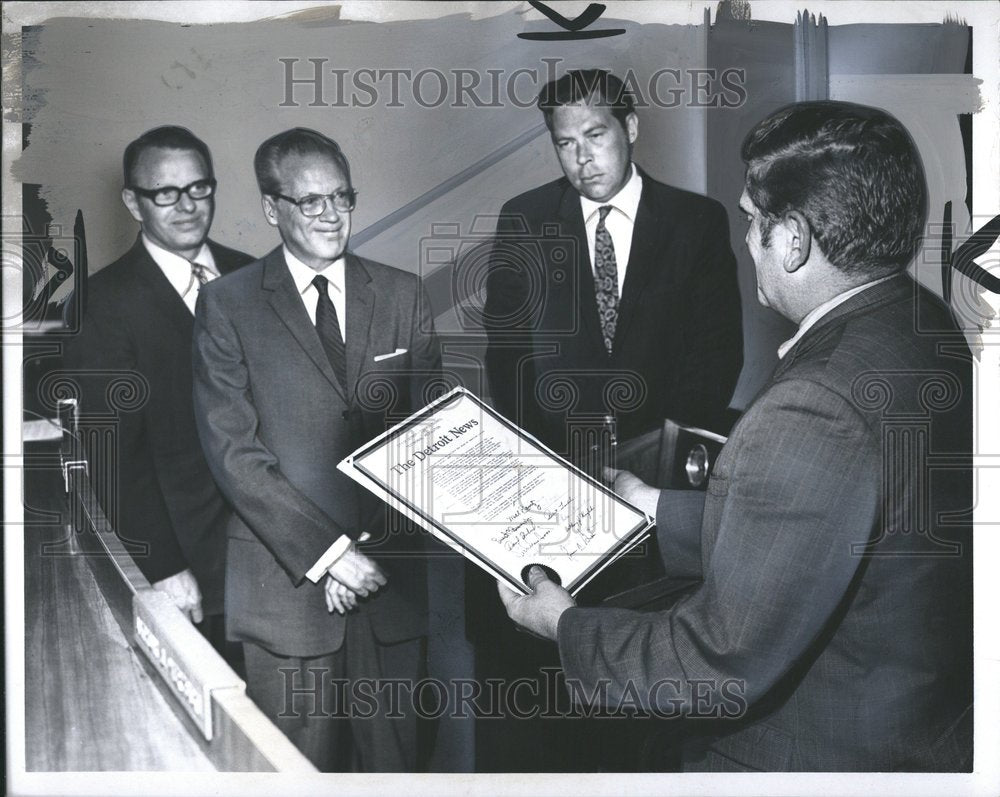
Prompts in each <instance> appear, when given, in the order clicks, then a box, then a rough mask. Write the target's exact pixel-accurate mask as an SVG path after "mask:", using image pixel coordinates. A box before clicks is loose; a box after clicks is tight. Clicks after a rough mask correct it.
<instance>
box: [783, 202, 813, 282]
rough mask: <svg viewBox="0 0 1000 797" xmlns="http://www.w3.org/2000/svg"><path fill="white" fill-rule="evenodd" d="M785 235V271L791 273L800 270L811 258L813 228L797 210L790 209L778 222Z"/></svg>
mask: <svg viewBox="0 0 1000 797" xmlns="http://www.w3.org/2000/svg"><path fill="white" fill-rule="evenodd" d="M778 224H780V225H781V227H782V229H783V232H784V235H785V246H786V249H785V262H784V266H785V271H787V272H788V273H789V274H792V273H793V272H796V271H798V270H799V269H800V268H801V267H802V266H803V265H805V263H806V261H807V260H808V259H809V250H810V248H811V247H812V230H811V229H809V222H808V221H806V217H805V216H803V215H802V214H801V213H799V211H797V210H790V211H788V212H787V213H786V214H785V216H784V218H782V219H781V221H779V222H778Z"/></svg>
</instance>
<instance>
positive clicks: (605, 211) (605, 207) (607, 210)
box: [597, 205, 615, 221]
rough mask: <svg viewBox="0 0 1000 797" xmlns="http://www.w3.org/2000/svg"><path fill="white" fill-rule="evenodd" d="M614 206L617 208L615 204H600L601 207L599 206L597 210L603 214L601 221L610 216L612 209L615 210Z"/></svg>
mask: <svg viewBox="0 0 1000 797" xmlns="http://www.w3.org/2000/svg"><path fill="white" fill-rule="evenodd" d="M614 208H615V206H614V205H601V206H600V207H599V208H598V209H597V212H598V213H600V214H601V221H604V220H605V219H606V218H607V217H608V214H609V213H610V212H611V211H612V210H614Z"/></svg>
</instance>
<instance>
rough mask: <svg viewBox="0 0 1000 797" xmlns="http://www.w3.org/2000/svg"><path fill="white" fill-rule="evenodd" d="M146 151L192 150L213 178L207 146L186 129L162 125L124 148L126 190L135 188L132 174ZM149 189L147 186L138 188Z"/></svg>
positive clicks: (123, 166)
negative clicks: (200, 158) (199, 157)
mask: <svg viewBox="0 0 1000 797" xmlns="http://www.w3.org/2000/svg"><path fill="white" fill-rule="evenodd" d="M148 149H186V150H193V151H194V152H197V153H198V154H199V155H201V157H202V160H204V161H205V168H206V169H208V176H209V177H215V172H214V171H213V168H212V153H211V152H209V151H208V146H207V145H206V144H205V142H204V141H202V140H201V139H200V138H198V136H196V135H195V134H194V133H192V132H191V131H190V130H188V129H187V128H186V127H179V126H177V125H164V126H163V127H154V128H153V129H152V130H147V131H146V132H145V133H143V134H142V135H141V136H139V137H138V138H137V139H136V140H135V141H133V142H132V143H131V144H129V145H128V146H127V147H125V154H124V155H123V156H122V175H123V177H124V180H125V187H126V188H133V187H135V183H134V182H133V180H132V178H133V176H134V175H133V172H134V171H135V165H136V163H138V162H139V156H140V155H142V153H143V152H145V151H146V150H148ZM139 187H140V188H149V186H139Z"/></svg>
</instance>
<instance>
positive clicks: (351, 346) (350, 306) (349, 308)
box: [344, 253, 375, 397]
mask: <svg viewBox="0 0 1000 797" xmlns="http://www.w3.org/2000/svg"><path fill="white" fill-rule="evenodd" d="M344 285H345V291H344V294H345V301H344V305H345V312H346V313H347V323H346V324H345V326H346V328H347V339H346V340H345V341H344V345H345V346H346V348H347V395H349V396H352V397H353V396H354V395H355V394H356V393H357V381H358V377H359V376H360V374H361V367H362V365H364V360H365V353H366V352H367V350H368V330H369V328H370V327H371V323H372V313H373V311H374V309H375V292H374V291H373V290H372V287H371V276H369V274H368V271H367V270H366V269H365V267H364V264H363V263H362V262H361V261H360V260H359V259H358V258H357V257H355V256H354V255H353V254H351V253H348V254H347V255H346V256H345V263H344Z"/></svg>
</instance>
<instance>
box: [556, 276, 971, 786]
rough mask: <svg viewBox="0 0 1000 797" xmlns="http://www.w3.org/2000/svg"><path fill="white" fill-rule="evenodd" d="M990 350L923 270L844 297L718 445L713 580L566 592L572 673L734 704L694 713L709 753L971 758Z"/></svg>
mask: <svg viewBox="0 0 1000 797" xmlns="http://www.w3.org/2000/svg"><path fill="white" fill-rule="evenodd" d="M915 330H916V331H915ZM970 363H971V359H970V356H969V352H968V349H967V347H966V345H965V341H964V339H963V338H962V336H961V335H960V334H959V333H958V332H957V331H956V330H955V327H954V324H953V322H952V321H951V317H950V315H949V314H948V311H947V310H946V309H945V308H944V307H943V306H942V305H941V303H940V302H938V301H937V300H936V299H935V298H933V297H932V296H930V295H929V294H927V293H926V292H925V291H924V290H923V289H922V288H918V287H917V286H916V285H915V284H914V283H913V282H912V281H911V280H910V279H909V277H907V276H906V275H899V276H897V277H894V278H892V279H891V280H889V281H888V282H885V283H881V284H879V285H877V286H873V287H871V288H869V289H867V290H865V291H863V292H862V293H860V294H858V295H856V296H854V297H852V298H850V299H848V300H847V301H846V302H845V303H844V304H842V305H840V306H839V307H837V308H835V309H834V310H833V311H831V313H830V314H829V315H827V316H826V317H824V318H823V319H821V320H820V322H819V323H818V324H817V325H816V326H815V327H813V328H812V329H811V330H809V331H808V332H807V333H806V334H805V335H804V336H803V337H802V339H801V340H799V342H798V343H797V344H796V345H795V346H794V347H793V348H792V350H791V351H790V352H789V353H788V354H787V355H786V356H785V358H784V359H783V360H782V361H781V363H780V364H779V366H778V368H777V370H776V372H775V374H774V376H773V378H772V379H771V381H770V383H769V384H768V385H767V386H766V387H765V388H764V390H763V392H762V393H761V394H760V396H759V397H758V398H757V400H756V401H755V402H754V404H753V405H752V406H751V407H750V408H749V409H748V410H747V412H746V414H745V415H744V416H743V417H742V419H741V420H740V422H739V423H738V424H737V425H736V427H735V428H734V429H733V432H732V434H731V436H730V438H729V442H728V444H727V445H726V446H725V447H724V449H723V451H722V453H721V455H720V457H719V459H718V461H717V464H716V466H715V471H714V473H713V475H712V478H711V480H710V482H709V485H708V492H707V496H706V499H705V507H704V514H703V516H702V517H701V523H700V536H701V567H702V570H703V577H704V581H703V583H702V585H701V586H700V587H699V588H698V589H697V590H696V591H695V592H693V593H692V594H691V595H689V596H688V597H686V598H684V599H682V600H681V601H680V602H679V603H678V604H677V605H676V606H674V607H673V608H672V609H670V610H667V611H663V612H655V613H649V614H639V613H635V612H629V611H622V610H595V609H581V608H573V609H569V610H567V611H566V612H565V613H564V614H563V616H562V618H561V619H560V623H559V649H560V653H561V657H562V662H563V665H564V668H565V671H566V675H567V678H569V679H574V678H576V679H580V680H581V682H582V684H583V686H584V688H585V689H587V690H588V691H589V690H590V689H592V688H593V686H594V685H595V684H596V683H597V681H598V679H601V678H608V679H610V681H611V683H612V687H611V690H610V693H611V700H612V701H614V700H615V699H617V696H619V695H621V694H622V690H623V688H624V686H625V685H626V684H628V683H629V682H631V684H632V686H633V687H634V688H635V689H636V691H637V693H638V694H639V695H640V696H643V698H644V699H646V700H647V702H648V704H649V705H650V706H652V705H653V704H654V703H655V702H656V700H655V699H654V700H653V701H652V702H649V701H648V696H649V694H650V692H651V691H654V692H655V690H653V686H654V685H655V684H656V683H657V682H664V681H672V682H673V683H672V684H671V685H669V686H666V687H664V688H662V689H660V691H659V692H658V693H657V694H656V695H655V697H656V698H658V699H659V703H660V706H659V708H660V709H661V710H665V711H667V712H669V713H673V714H674V715H676V714H678V713H683V714H686V715H689V716H690V715H699V714H700V715H701V716H703V717H704V716H706V715H707V716H709V717H711V716H720V715H722V716H727V715H728V716H729V717H730V718H729V719H721V720H719V721H718V722H716V723H714V724H709V723H707V722H706V720H705V719H701V720H699V721H698V722H692V723H688V726H689V727H688V728H687V729H686V730H687V731H688V732H690V733H698V732H699V731H701V732H703V733H705V732H707V730H708V729H711V733H710V734H709V735H707V737H706V738H704V739H702V740H701V741H700V742H699V743H697V744H695V743H691V744H689V746H688V747H687V749H686V751H685V756H686V766H687V768H690V769H700V768H707V769H761V770H861V771H877V770H886V771H888V770H939V771H955V770H966V771H968V769H969V768H970V767H971V761H972V759H971V755H972V737H971V734H972V658H971V655H972V547H971V546H972V539H971V533H970V525H969V523H970V517H971V515H970V513H971V507H972V496H971V479H970V471H969V467H970V464H971V460H970V451H971V426H972V423H971V422H972V413H971V402H972V390H971V367H970ZM660 520H661V522H662V521H663V519H662V518H660ZM696 525H697V524H696ZM665 532H666V534H667V535H671V534H677V535H683V534H684V533H685V528H684V524H683V523H680V524H676V525H675V526H674V528H668V529H666V530H665ZM692 679H704V681H705V682H706V683H707V684H708V686H707V687H706V686H702V687H695V686H692V683H691V681H692ZM698 689H700V690H701V692H702V694H703V695H706V694H707V695H708V698H707V699H706V698H704V697H703V698H702V700H701V702H700V703H699V700H698V698H697V691H698ZM669 700H676V702H675V703H674V704H673V706H672V707H670V706H668V705H667V702H668V701H669ZM744 705H746V706H748V708H747V709H746V710H745V711H744V710H743V707H744ZM699 723H700V724H699ZM699 748H700V749H699Z"/></svg>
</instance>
